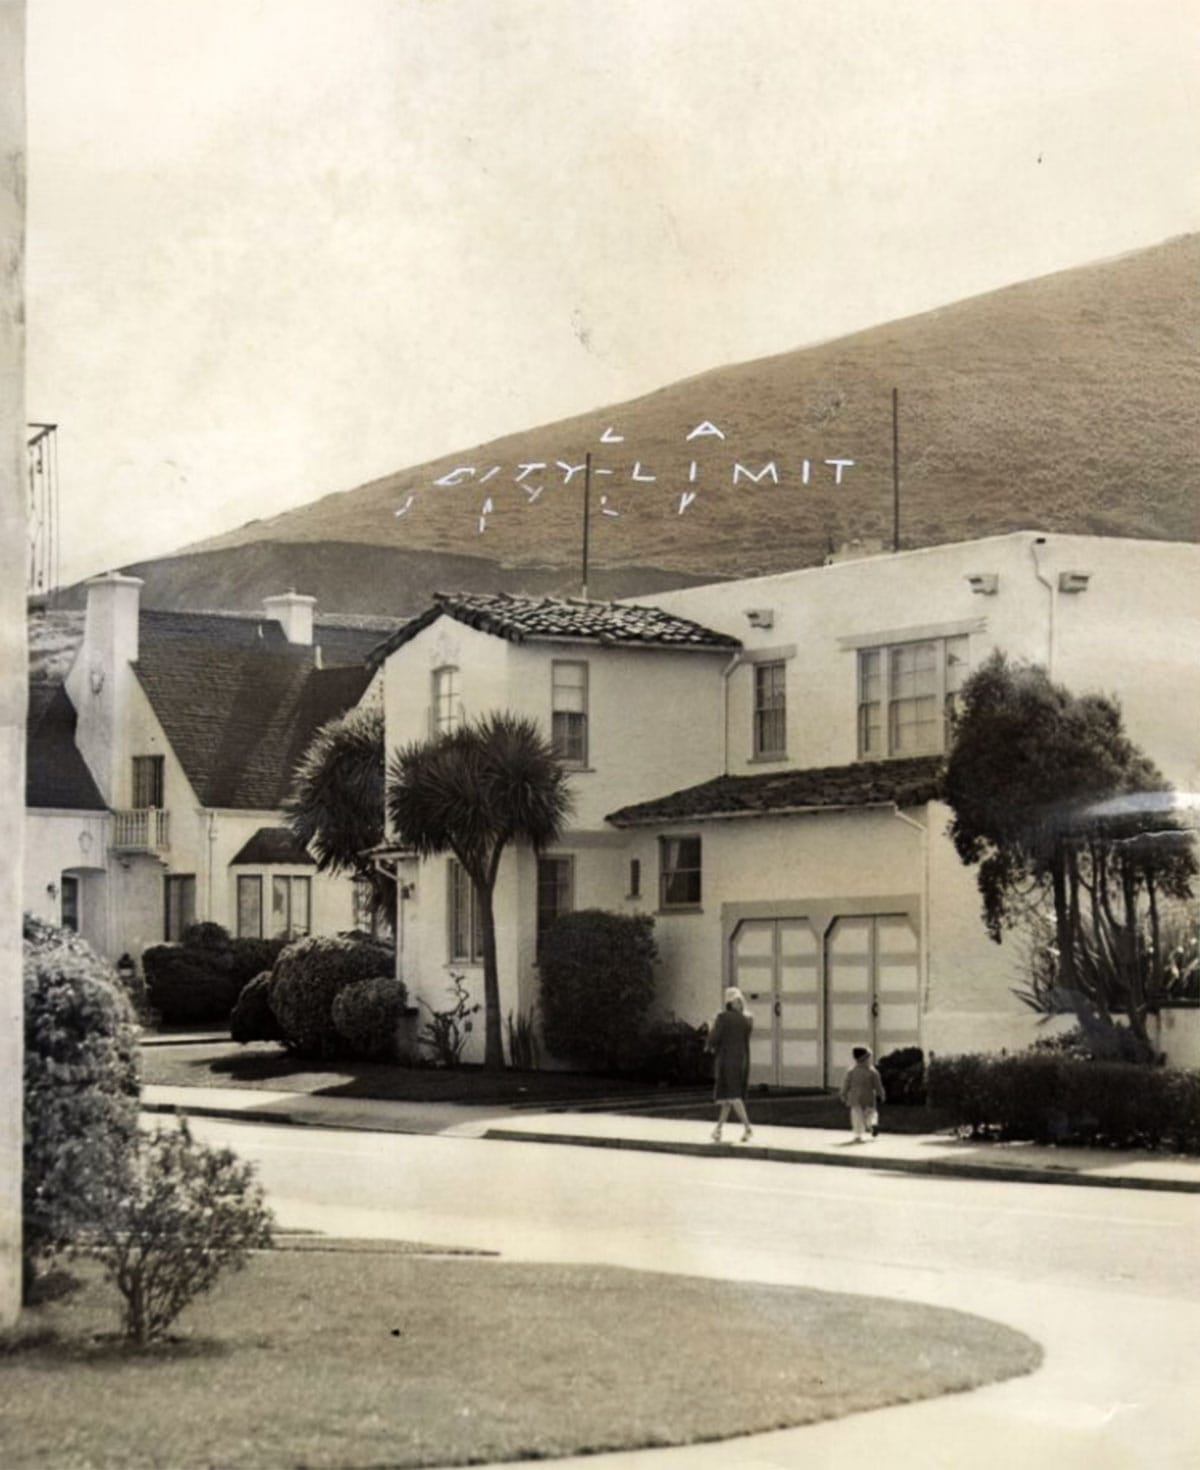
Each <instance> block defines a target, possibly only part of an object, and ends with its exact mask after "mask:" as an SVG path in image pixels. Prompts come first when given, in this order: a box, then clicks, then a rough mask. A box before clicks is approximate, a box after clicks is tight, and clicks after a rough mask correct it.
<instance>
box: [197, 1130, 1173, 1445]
mask: <svg viewBox="0 0 1200 1470" xmlns="http://www.w3.org/2000/svg"><path fill="white" fill-rule="evenodd" d="M192 1126H193V1129H194V1131H195V1132H196V1134H197V1136H199V1137H201V1138H203V1139H205V1140H208V1141H213V1142H217V1141H219V1142H221V1143H227V1144H229V1145H230V1146H231V1147H233V1148H235V1149H236V1150H237V1151H238V1153H239V1154H240V1155H242V1156H243V1157H245V1158H248V1159H253V1160H254V1161H255V1162H257V1164H258V1165H259V1168H260V1171H261V1177H262V1179H263V1182H264V1184H265V1186H266V1188H267V1191H268V1194H269V1197H270V1199H271V1202H272V1204H273V1206H274V1208H275V1210H276V1212H277V1215H278V1218H279V1222H280V1224H281V1225H282V1226H284V1227H288V1228H303V1229H315V1230H322V1231H325V1232H327V1233H330V1234H338V1235H353V1236H371V1237H381V1238H388V1237H390V1238H400V1239H408V1240H419V1241H424V1242H430V1243H436V1244H445V1245H457V1246H471V1247H476V1248H481V1249H486V1250H494V1251H499V1252H501V1253H503V1254H504V1255H505V1256H508V1257H510V1258H513V1259H526V1260H550V1259H553V1260H564V1261H565V1260H588V1261H598V1262H607V1263H611V1264H617V1265H624V1266H631V1267H635V1268H640V1269H652V1270H666V1271H677V1272H686V1273H691V1274H696V1275H711V1276H717V1277H727V1278H738V1279H746V1280H756V1281H772V1282H779V1283H789V1284H799V1285H811V1286H815V1287H821V1288H825V1289H831V1290H842V1291H851V1292H860V1293H870V1294H879V1295H886V1296H891V1297H907V1298H912V1299H918V1300H922V1301H928V1302H933V1303H936V1304H939V1305H943V1306H951V1307H958V1308H960V1309H962V1310H965V1311H971V1312H977V1313H980V1314H982V1315H985V1316H988V1317H992V1318H994V1319H996V1320H999V1321H1003V1322H1005V1323H1008V1324H1009V1325H1011V1326H1013V1327H1017V1328H1019V1329H1021V1330H1023V1331H1025V1332H1027V1333H1029V1334H1030V1335H1031V1336H1033V1337H1034V1338H1036V1339H1037V1340H1038V1341H1039V1342H1041V1343H1042V1345H1043V1347H1044V1348H1045V1350H1046V1364H1045V1366H1044V1368H1043V1369H1042V1370H1041V1371H1040V1372H1039V1373H1037V1374H1035V1375H1033V1376H1032V1377H1030V1378H1026V1379H1020V1380H1016V1381H1014V1382H1011V1383H1008V1384H1000V1385H997V1386H995V1387H992V1388H987V1389H983V1390H980V1391H978V1392H976V1393H973V1394H967V1395H959V1396H955V1397H951V1398H945V1399H941V1400H937V1401H935V1402H933V1403H930V1404H917V1405H911V1406H905V1407H901V1408H896V1409H887V1410H881V1411H879V1412H877V1413H874V1414H868V1415H861V1416H857V1417H855V1418H852V1419H846V1420H841V1421H838V1422H836V1423H833V1424H828V1425H818V1426H814V1427H811V1428H807V1429H803V1430H795V1431H788V1432H786V1433H783V1434H779V1435H770V1436H764V1437H761V1438H757V1439H754V1440H752V1441H741V1442H737V1443H736V1444H734V1443H727V1444H725V1445H711V1446H697V1447H692V1448H688V1449H684V1450H679V1451H665V1452H664V1451H656V1452H653V1453H649V1452H647V1453H642V1454H632V1455H630V1454H625V1455H615V1456H600V1457H589V1459H588V1460H587V1461H586V1462H581V1463H586V1465H587V1466H589V1467H592V1470H605V1467H608V1470H615V1467H617V1466H621V1467H629V1470H633V1467H637V1470H651V1467H659V1470H677V1467H678V1470H682V1467H691V1466H695V1467H698V1470H700V1467H703V1470H708V1467H718V1466H720V1467H725V1470H729V1467H734V1470H742V1467H745V1470H751V1467H766V1466H799V1465H801V1464H803V1465H805V1466H806V1467H812V1466H814V1465H815V1466H830V1467H839V1466H841V1465H852V1464H855V1465H856V1464H859V1463H863V1462H873V1461H879V1460H882V1461H885V1462H886V1463H887V1464H888V1465H889V1466H893V1467H894V1466H901V1467H910V1466H911V1467H914V1470H915V1467H922V1470H923V1467H941V1466H945V1467H954V1470H960V1467H970V1470H977V1467H978V1470H989V1467H993V1466H995V1467H1000V1466H1003V1467H1005V1470H1011V1467H1012V1465H1013V1463H1014V1462H1016V1461H1022V1462H1023V1464H1024V1466H1025V1467H1030V1470H1036V1467H1040V1466H1042V1465H1046V1466H1051V1465H1052V1466H1054V1467H1055V1470H1075V1467H1078V1470H1085V1467H1086V1470H1109V1467H1113V1470H1115V1467H1122V1470H1124V1467H1134V1466H1142V1465H1153V1466H1155V1467H1156V1470H1162V1467H1174V1466H1180V1467H1183V1466H1185V1465H1187V1466H1189V1467H1190V1466H1192V1465H1194V1464H1196V1463H1200V1415H1198V1413H1197V1410H1196V1408H1195V1401H1194V1397H1195V1396H1194V1379H1195V1365H1196V1363H1197V1362H1200V1252H1198V1251H1197V1245H1198V1244H1200V1231H1198V1228H1197V1227H1198V1226H1200V1200H1198V1199H1197V1197H1196V1196H1195V1195H1189V1194H1169V1193H1153V1192H1140V1191H1134V1190H1109V1189H1086V1188H1085V1189H1081V1188H1078V1187H1073V1188H1072V1187H1063V1186H1058V1185H1046V1184H1039V1185H1029V1184H1018V1183H1011V1182H993V1181H991V1180H958V1179H937V1178H919V1177H912V1176H904V1175H893V1174H890V1173H886V1172H876V1171H873V1170H872V1171H860V1170H853V1169H834V1168H821V1167H812V1166H808V1165H803V1164H792V1165H780V1164H776V1163H770V1162H765V1161H758V1160H754V1159H740V1160H736V1161H734V1160H730V1159H727V1158H720V1157H704V1156H695V1157H687V1156H674V1155H660V1154H645V1153H636V1152H621V1151H616V1150H599V1149H580V1148H574V1147H567V1146H558V1145H547V1144H525V1143H520V1142H507V1141H503V1142H502V1141H496V1140H481V1139H475V1138H470V1137H447V1136H441V1137H417V1136H408V1135H401V1134H380V1133H370V1132H342V1131H337V1130H332V1129H322V1130H311V1131H310V1130H307V1129H294V1128H292V1129H289V1128H277V1127H271V1126H261V1125H255V1124H248V1123H226V1122H220V1121H215V1120H211V1119H205V1118H200V1119H196V1120H194V1121H193V1125H192ZM896 1350H897V1352H899V1353H905V1352H912V1351H917V1350H919V1345H918V1344H912V1343H897V1344H896Z"/></svg>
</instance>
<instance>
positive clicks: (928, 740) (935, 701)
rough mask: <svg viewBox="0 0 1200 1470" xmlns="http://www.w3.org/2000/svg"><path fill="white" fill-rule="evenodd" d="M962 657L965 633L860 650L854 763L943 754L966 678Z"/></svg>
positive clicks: (965, 647) (965, 648) (965, 639)
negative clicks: (856, 742)
mask: <svg viewBox="0 0 1200 1470" xmlns="http://www.w3.org/2000/svg"><path fill="white" fill-rule="evenodd" d="M967 658H968V639H967V636H966V634H960V635H958V636H956V637H953V638H926V639H922V640H921V641H919V642H914V643H892V644H888V645H885V646H882V647H879V648H862V649H860V650H859V654H858V753H859V756H860V758H862V759H864V760H883V759H884V758H886V757H888V756H907V755H936V754H938V753H939V752H941V751H943V750H945V749H946V748H947V746H948V744H949V740H950V722H951V719H952V718H953V715H954V706H955V700H956V698H957V695H958V692H959V690H960V689H961V688H962V686H963V681H964V679H965V678H966V676H967V667H968V665H967Z"/></svg>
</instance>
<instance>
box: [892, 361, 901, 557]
mask: <svg viewBox="0 0 1200 1470" xmlns="http://www.w3.org/2000/svg"><path fill="white" fill-rule="evenodd" d="M892 550H893V551H899V550H900V390H899V388H893V389H892Z"/></svg>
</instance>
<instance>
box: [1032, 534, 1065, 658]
mask: <svg viewBox="0 0 1200 1470" xmlns="http://www.w3.org/2000/svg"><path fill="white" fill-rule="evenodd" d="M1045 545H1046V538H1045V536H1037V537H1035V538H1034V540H1033V541H1032V542H1031V543H1030V546H1029V551H1030V554H1031V555H1032V557H1033V575H1034V576H1035V577H1036V578H1037V579H1038V581H1039V582H1040V583H1041V584H1042V586H1043V587H1044V588H1045V589H1046V591H1047V593H1048V594H1049V596H1050V629H1049V634H1048V636H1047V647H1046V673H1047V674H1048V675H1049V676H1050V678H1052V679H1053V677H1054V612H1055V607H1056V606H1057V603H1058V599H1057V597H1055V595H1054V583H1053V582H1051V581H1050V579H1049V578H1048V577H1044V576H1043V575H1042V563H1041V560H1040V559H1039V557H1038V551H1039V549H1041V548H1044V547H1045Z"/></svg>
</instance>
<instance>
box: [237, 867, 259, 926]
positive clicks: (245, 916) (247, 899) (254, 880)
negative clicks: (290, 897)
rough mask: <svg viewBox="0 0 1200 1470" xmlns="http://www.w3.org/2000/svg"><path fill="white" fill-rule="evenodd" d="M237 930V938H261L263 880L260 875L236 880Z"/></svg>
mask: <svg viewBox="0 0 1200 1470" xmlns="http://www.w3.org/2000/svg"><path fill="white" fill-rule="evenodd" d="M237 932H238V938H239V939H261V938H262V932H263V880H262V878H261V876H260V875H258V874H255V875H254V876H253V877H249V878H245V877H241V876H240V875H239V877H238V880H237Z"/></svg>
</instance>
